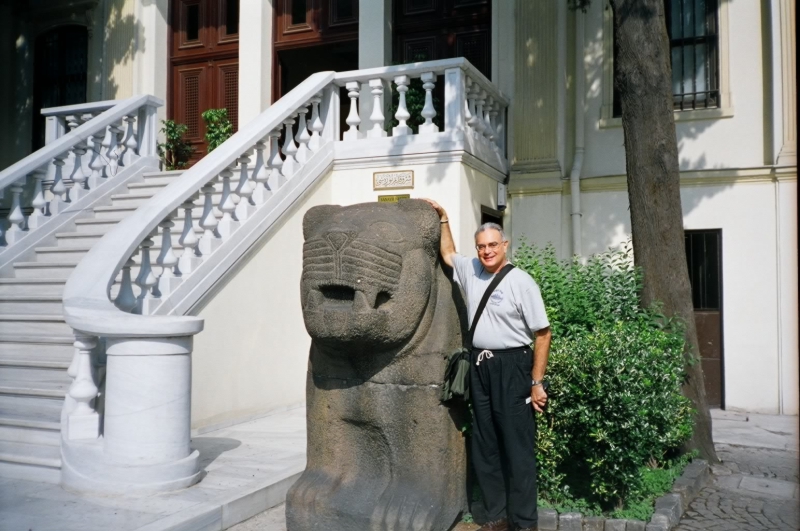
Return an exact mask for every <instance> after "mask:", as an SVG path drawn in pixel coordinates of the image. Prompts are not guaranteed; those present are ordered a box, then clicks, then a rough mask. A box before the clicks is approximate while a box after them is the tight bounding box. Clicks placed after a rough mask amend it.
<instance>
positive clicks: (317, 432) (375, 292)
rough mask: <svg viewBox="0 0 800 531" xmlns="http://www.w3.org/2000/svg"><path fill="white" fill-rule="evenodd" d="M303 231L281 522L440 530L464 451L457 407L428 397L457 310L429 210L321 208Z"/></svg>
mask: <svg viewBox="0 0 800 531" xmlns="http://www.w3.org/2000/svg"><path fill="white" fill-rule="evenodd" d="M303 231H304V235H305V246H304V249H303V274H302V280H301V286H300V292H301V296H302V307H303V317H304V319H305V324H306V328H307V330H308V333H309V334H310V335H311V338H312V344H311V352H310V359H309V366H308V380H307V388H306V400H307V415H308V419H307V420H308V463H307V466H306V470H305V472H303V474H302V476H301V477H300V479H299V480H298V481H297V483H295V485H294V486H293V487H292V488H291V489H290V490H289V493H288V495H287V498H286V522H287V529H288V531H310V530H316V529H319V530H325V531H368V530H387V531H388V530H392V531H406V530H409V531H410V530H415V531H439V530H441V531H446V530H447V529H450V528H451V527H452V525H453V523H454V522H455V520H456V519H457V518H458V516H459V514H460V513H461V512H462V511H463V510H464V509H465V508H466V486H465V485H466V478H465V476H466V457H465V448H464V440H463V439H462V435H461V432H460V429H459V428H460V426H461V425H462V424H461V423H462V420H463V418H458V417H459V415H461V414H463V412H457V411H455V410H453V409H450V408H448V407H445V406H443V405H442V404H441V403H440V402H439V394H440V391H441V388H440V385H441V382H442V377H443V375H444V370H445V364H446V361H445V358H446V355H447V354H449V353H450V352H452V351H453V350H454V349H456V348H458V347H460V346H461V333H462V326H463V323H464V322H465V317H464V308H463V301H462V300H461V298H460V292H459V290H458V289H457V288H456V287H454V285H453V284H452V283H451V281H450V280H449V279H448V278H447V277H446V276H445V275H444V273H443V271H442V270H441V267H440V265H439V260H438V255H439V236H440V225H439V220H438V216H436V214H435V213H434V211H433V209H431V208H430V206H428V205H427V203H424V202H423V201H418V200H406V201H401V202H400V203H396V204H385V203H384V204H382V203H364V204H359V205H353V206H347V207H339V206H318V207H314V208H312V209H310V210H309V211H308V213H307V214H306V216H305V219H304V224H303Z"/></svg>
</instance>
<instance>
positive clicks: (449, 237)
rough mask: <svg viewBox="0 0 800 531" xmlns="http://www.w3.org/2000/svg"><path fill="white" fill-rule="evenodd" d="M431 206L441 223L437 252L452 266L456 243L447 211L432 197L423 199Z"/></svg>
mask: <svg viewBox="0 0 800 531" xmlns="http://www.w3.org/2000/svg"><path fill="white" fill-rule="evenodd" d="M423 201H427V202H428V203H430V205H431V206H432V207H433V209H434V210H435V211H436V213H437V214H439V222H440V223H441V224H442V238H441V242H440V244H439V253H440V254H441V255H442V261H443V262H444V263H445V264H447V265H448V266H450V267H453V255H454V254H456V244H455V243H454V242H453V234H452V233H451V232H450V223H449V221H450V220H449V219H448V218H447V212H445V211H444V209H443V208H442V206H441V205H440V204H439V203H437V202H436V201H434V200H432V199H423Z"/></svg>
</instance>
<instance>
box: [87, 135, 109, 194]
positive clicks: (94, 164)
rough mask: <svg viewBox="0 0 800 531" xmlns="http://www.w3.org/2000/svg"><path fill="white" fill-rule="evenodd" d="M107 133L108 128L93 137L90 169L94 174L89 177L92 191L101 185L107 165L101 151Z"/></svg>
mask: <svg viewBox="0 0 800 531" xmlns="http://www.w3.org/2000/svg"><path fill="white" fill-rule="evenodd" d="M107 131H108V128H106V129H105V130H100V131H98V132H96V133H95V134H93V135H92V160H91V161H89V167H90V168H91V169H92V174H91V175H90V176H89V188H91V189H94V188H95V187H96V186H97V185H98V184H100V179H102V178H103V173H104V171H103V170H104V169H105V166H106V164H105V161H104V160H103V155H102V154H101V150H102V148H103V144H102V142H103V139H104V137H105V136H106V132H107Z"/></svg>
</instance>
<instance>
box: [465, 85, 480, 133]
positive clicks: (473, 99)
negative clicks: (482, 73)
mask: <svg viewBox="0 0 800 531" xmlns="http://www.w3.org/2000/svg"><path fill="white" fill-rule="evenodd" d="M479 91H480V88H479V87H478V84H477V83H475V82H473V81H472V80H471V79H469V78H467V101H468V102H469V103H468V107H469V115H470V116H469V119H468V120H467V125H468V126H469V127H470V130H471V131H472V135H473V137H474V136H476V135H477V134H478V110H477V109H476V103H477V99H478V92H479Z"/></svg>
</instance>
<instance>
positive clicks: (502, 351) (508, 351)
mask: <svg viewBox="0 0 800 531" xmlns="http://www.w3.org/2000/svg"><path fill="white" fill-rule="evenodd" d="M484 350H488V351H489V352H491V353H492V354H494V355H501V356H502V355H503V354H518V353H520V352H523V351H526V350H527V351H530V350H531V347H529V346H528V345H525V346H523V347H514V348H478V347H472V353H473V354H477V353H480V352H483V351H484Z"/></svg>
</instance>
